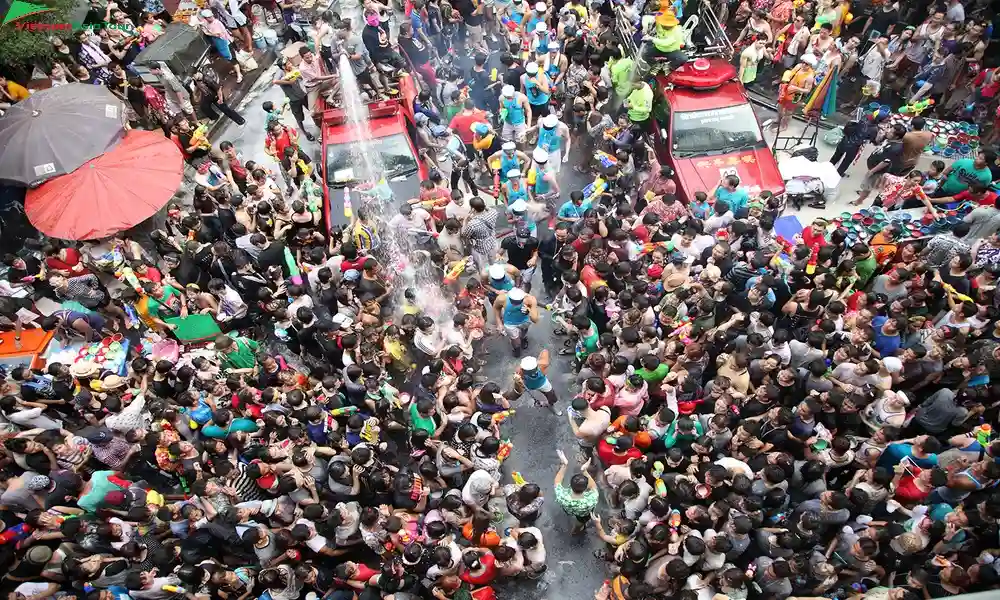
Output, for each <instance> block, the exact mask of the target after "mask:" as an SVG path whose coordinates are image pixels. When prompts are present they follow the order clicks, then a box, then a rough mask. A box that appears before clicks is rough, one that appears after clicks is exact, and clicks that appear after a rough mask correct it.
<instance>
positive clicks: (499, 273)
mask: <svg viewBox="0 0 1000 600" xmlns="http://www.w3.org/2000/svg"><path fill="white" fill-rule="evenodd" d="M489 272H490V279H503V276H504V274H505V273H506V271H505V270H504V268H503V265H490V269H489Z"/></svg>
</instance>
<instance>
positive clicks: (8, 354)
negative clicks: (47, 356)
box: [0, 329, 52, 373]
mask: <svg viewBox="0 0 1000 600" xmlns="http://www.w3.org/2000/svg"><path fill="white" fill-rule="evenodd" d="M14 335H15V333H14V332H13V331H4V332H2V333H0V367H2V368H3V369H5V370H6V371H7V372H8V373H9V372H10V370H11V369H13V368H15V367H31V368H33V369H34V368H41V367H42V366H44V364H45V361H44V359H43V356H42V355H43V354H44V353H45V351H46V349H47V348H48V346H49V342H50V341H51V340H52V332H51V331H45V330H44V329H25V330H24V331H22V332H21V341H20V344H18V342H17V340H15V339H14Z"/></svg>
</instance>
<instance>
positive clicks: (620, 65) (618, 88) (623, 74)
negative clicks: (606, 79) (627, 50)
mask: <svg viewBox="0 0 1000 600" xmlns="http://www.w3.org/2000/svg"><path fill="white" fill-rule="evenodd" d="M633 64H635V63H634V61H633V60H632V59H631V58H622V59H619V60H616V61H614V62H613V63H612V65H611V68H610V71H611V83H612V84H613V85H614V86H615V93H616V94H618V96H625V95H626V94H628V92H629V90H631V89H632V65H633Z"/></svg>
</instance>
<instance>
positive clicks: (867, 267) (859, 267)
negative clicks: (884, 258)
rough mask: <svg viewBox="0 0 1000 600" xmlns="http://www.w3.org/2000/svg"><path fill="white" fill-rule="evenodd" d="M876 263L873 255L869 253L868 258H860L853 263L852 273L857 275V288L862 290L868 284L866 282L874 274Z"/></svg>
mask: <svg viewBox="0 0 1000 600" xmlns="http://www.w3.org/2000/svg"><path fill="white" fill-rule="evenodd" d="M877 268H878V263H877V262H875V253H874V252H869V253H868V258H862V259H861V260H859V261H856V262H855V263H854V272H855V273H857V274H858V283H857V287H859V288H863V287H865V285H867V284H868V280H869V279H871V278H872V275H874V274H875V269H877Z"/></svg>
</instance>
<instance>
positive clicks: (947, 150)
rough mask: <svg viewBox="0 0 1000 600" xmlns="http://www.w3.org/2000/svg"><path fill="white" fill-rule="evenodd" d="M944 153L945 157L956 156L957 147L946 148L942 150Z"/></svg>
mask: <svg viewBox="0 0 1000 600" xmlns="http://www.w3.org/2000/svg"><path fill="white" fill-rule="evenodd" d="M942 154H943V155H944V157H945V158H951V157H952V156H955V149H954V148H945V149H944V152H942Z"/></svg>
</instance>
